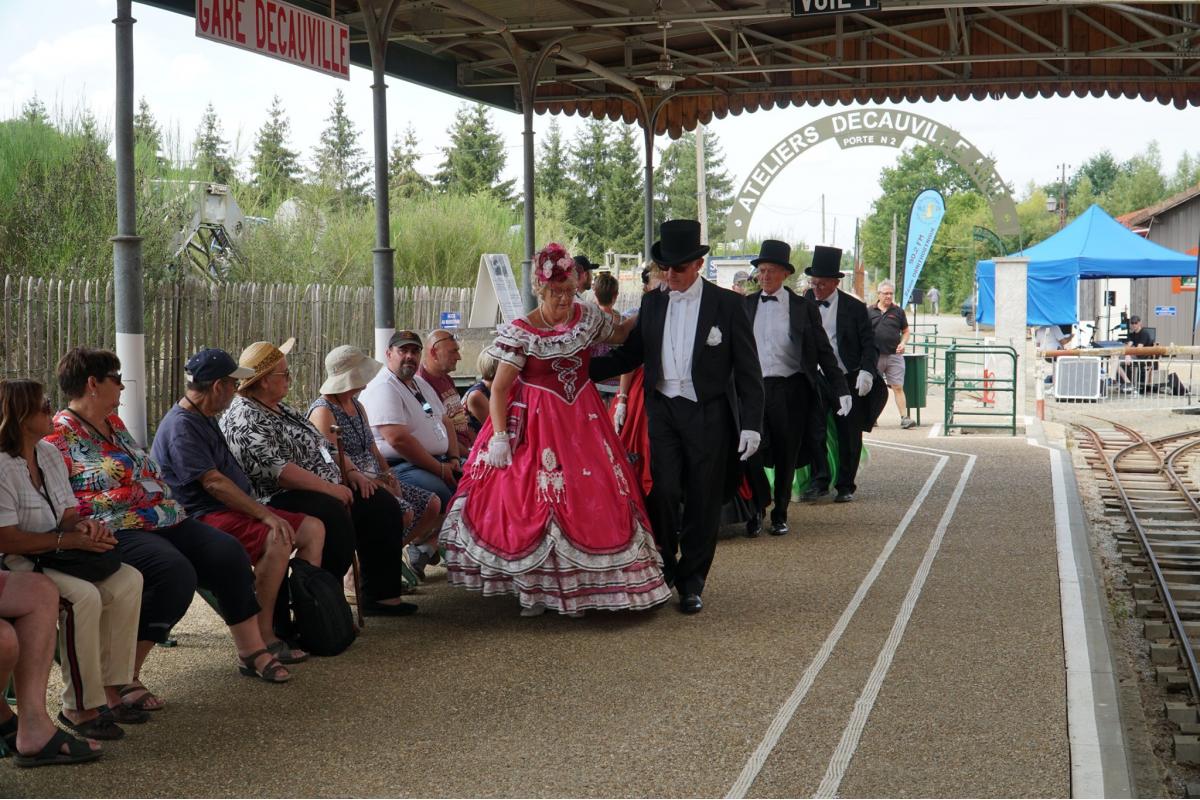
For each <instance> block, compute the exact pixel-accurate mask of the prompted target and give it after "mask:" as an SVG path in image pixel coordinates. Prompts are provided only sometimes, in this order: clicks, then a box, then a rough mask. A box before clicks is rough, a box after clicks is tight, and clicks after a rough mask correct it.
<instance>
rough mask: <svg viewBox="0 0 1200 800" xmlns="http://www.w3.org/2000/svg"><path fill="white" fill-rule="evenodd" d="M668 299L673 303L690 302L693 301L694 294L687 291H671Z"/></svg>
mask: <svg viewBox="0 0 1200 800" xmlns="http://www.w3.org/2000/svg"><path fill="white" fill-rule="evenodd" d="M667 301H668V302H671V303H690V302H692V296H691V295H690V294H688V293H687V292H671V294H670V295H668V296H667Z"/></svg>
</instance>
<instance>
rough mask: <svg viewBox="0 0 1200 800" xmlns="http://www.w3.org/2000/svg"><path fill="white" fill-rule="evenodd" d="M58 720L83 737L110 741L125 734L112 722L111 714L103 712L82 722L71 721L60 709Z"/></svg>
mask: <svg viewBox="0 0 1200 800" xmlns="http://www.w3.org/2000/svg"><path fill="white" fill-rule="evenodd" d="M58 721H59V723H61V724H62V725H65V726H66V727H68V728H70V729H71V730H73V731H75V732H76V733H78V734H79V735H80V736H82V737H83V738H85V739H96V740H97V741H109V742H111V741H116V740H117V739H121V738H124V736H125V730H124V729H123V728H122V727H121V726H120V725H118V724H117V723H115V722H113V718H112V717H111V716H106V715H104V714H100V715H99V716H96V717H92V718H91V719H89V720H84V721H83V722H72V721H71V718H70V717H68V716H67V715H66V714H64V713H63V712H61V711H60V712H58Z"/></svg>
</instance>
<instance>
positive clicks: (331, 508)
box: [221, 339, 417, 616]
mask: <svg viewBox="0 0 1200 800" xmlns="http://www.w3.org/2000/svg"><path fill="white" fill-rule="evenodd" d="M293 344H295V339H288V340H287V341H286V342H284V343H283V345H282V346H281V347H276V346H275V345H273V344H271V343H270V342H255V343H254V344H252V345H250V346H249V347H247V348H246V349H245V350H243V351H242V354H241V357H240V358H239V359H238V365H239V366H242V367H248V368H249V369H252V370H254V374H253V375H252V376H251V377H249V378H243V379H242V382H241V383H240V384H239V386H238V396H237V397H235V398H234V399H233V402H232V403H231V404H230V406H229V410H228V411H226V412H225V416H223V417H222V418H221V430H222V431H223V432H224V434H225V440H226V441H227V442H228V443H229V449H230V450H231V451H233V455H234V457H235V458H236V459H237V460H238V463H239V464H241V466H242V469H243V470H244V471H245V473H246V477H248V478H249V479H250V485H251V487H252V488H253V489H254V492H255V494H256V495H257V496H258V498H259V499H260V500H262V501H263V502H265V503H266V504H267V505H270V506H273V507H275V508H282V509H284V510H285V511H294V512H296V513H299V514H307V515H308V516H311V517H316V518H317V519H319V520H321V522H323V523H325V556H324V560H323V562H322V567H323V568H324V569H326V570H328V571H329V572H331V573H333V574H334V575H335V576H337V578H338V580H341V578H342V576H343V575H345V574H346V570H347V569H349V568H350V561H351V558H352V556H351V553H350V552H349V551H347V553H346V556H345V558H344V560H335V559H333V558H331V557H330V547H329V544H330V541H331V540H332V541H335V542H346V543H349V544H350V546H351V547H353V546H357V548H358V552H359V555H360V556H361V557H362V571H363V594H364V595H365V599H366V602H365V603H364V604H363V613H364V614H369V615H376V616H402V615H405V614H411V613H413V612H414V611H416V610H417V607H416V606H415V605H413V604H412V603H405V602H402V600H401V597H400V594H401V591H402V590H403V575H402V573H401V565H402V564H403V562H404V559H403V552H404V551H403V546H402V544H401V536H400V535H398V534H397V532H396V530H395V528H396V520H398V519H400V518H401V517H402V515H403V512H402V511H401V509H400V505H399V503H398V502H397V501H396V498H395V497H394V496H393V495H392V494H391V493H390V492H376V491H374V489H373V487H374V484H372V483H371V482H370V481H369V480H367V478H366V476H365V475H361V474H358V473H351V475H350V476H348V479H349V480H350V482H351V486H344V485H343V484H342V471H341V470H340V469H338V466H337V463H336V462H335V460H334V457H333V453H332V452H331V451H330V449H329V446H328V444H327V442H326V441H325V437H324V436H322V435H321V432H320V431H318V430H317V429H316V428H314V427H313V424H312V423H311V422H309V421H308V420H307V419H305V418H304V417H302V416H301V415H300V414H298V413H297V412H296V411H295V410H293V409H292V407H291V406H289V405H288V404H287V403H285V402H284V401H283V398H284V397H286V396H287V393H288V386H289V385H290V382H291V378H292V373H291V370H290V369H289V368H288V361H287V354H288V353H289V352H291V349H292V345H293ZM368 484H370V485H368Z"/></svg>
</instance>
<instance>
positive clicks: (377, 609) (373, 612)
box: [363, 600, 417, 617]
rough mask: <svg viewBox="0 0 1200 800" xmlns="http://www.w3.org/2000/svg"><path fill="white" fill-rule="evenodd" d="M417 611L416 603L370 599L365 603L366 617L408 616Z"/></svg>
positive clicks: (364, 613) (364, 612)
mask: <svg viewBox="0 0 1200 800" xmlns="http://www.w3.org/2000/svg"><path fill="white" fill-rule="evenodd" d="M415 613H417V606H416V604H414V603H376V602H372V601H370V600H368V601H367V602H365V603H363V616H364V617H407V616H410V615H412V614H415Z"/></svg>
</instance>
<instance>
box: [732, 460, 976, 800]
mask: <svg viewBox="0 0 1200 800" xmlns="http://www.w3.org/2000/svg"><path fill="white" fill-rule="evenodd" d="M895 449H904V448H895ZM956 455H961V454H956ZM972 458H974V456H972ZM949 460H950V458H949V457H948V456H940V457H938V462H937V465H936V466H934V468H933V471H932V472H931V473H930V474H929V477H928V478H926V480H925V485H924V486H922V487H921V491H920V492H918V493H917V496H916V497H915V498H914V499H913V501H912V504H911V505H909V507H908V511H907V512H906V513H905V515H904V518H903V519H901V520H900V524H899V525H897V526H896V530H895V531H894V532H893V533H892V535H891V537H890V538H889V539H888V540H887V543H886V544H884V546H883V550H881V551H880V553H879V556H878V558H876V559H875V563H874V564H873V565H872V566H871V569H870V571H869V572H868V573H867V574H866V576H865V577H864V578H863V579H862V583H860V584H859V585H858V590H857V591H855V593H854V596H853V597H852V598H850V602H849V603H848V604H847V605H846V608H845V610H844V611H842V615H841V616H840V617H838V621H837V623H836V624H835V625H834V626H833V630H831V631H830V632H829V635H828V636H827V637H825V642H824V643H823V644H822V645H821V649H820V650H818V651H817V655H816V656H815V657H814V658H813V660H812V663H810V664H809V665H808V668H807V669H806V670H804V674H803V675H801V676H800V682H799V683H797V684H796V688H795V689H793V690H792V693H791V694H790V695H789V696H788V698H787V699H786V700H785V701H784V702H783V705H782V706H780V707H779V711H777V712H776V714H775V718H774V719H773V720H772V721H771V724H770V726H768V728H767V732H766V734H765V735H764V736H763V739H762V741H761V742H759V743H758V747H756V748H755V749H754V752H753V753H751V754H750V758H749V759H748V760H747V761H746V764H745V766H743V767H742V772H741V774H740V775H739V776H738V778H737V780H736V781H734V784H733V786H731V787H730V789H729V793H728V794H726V795H725V796H726V797H727V798H743V797H745V796H746V793H747V792H748V791H750V787H751V786H752V785H753V784H754V779H755V778H757V777H758V773H759V772H760V771H761V770H762V768H763V765H764V764H766V763H767V758H768V757H769V756H770V755H771V751H772V750H774V749H775V745H776V744H778V743H779V738H780V737H781V736H783V732H784V731H785V730H787V726H788V723H790V722H791V721H792V717H793V716H795V714H796V710H797V709H798V708H799V707H800V704H801V703H802V702H804V697H805V696H806V695H807V694H808V691H809V689H811V688H812V685H813V683H814V682H815V681H816V679H817V675H819V674H820V672H821V669H822V668H823V667H824V666H825V662H827V661H828V660H829V657H830V655H831V654H832V653H833V648H834V647H836V646H837V643H838V641H840V640H841V638H842V634H843V633H845V631H846V628H847V627H848V626H849V625H850V620H851V619H853V618H854V614H855V612H857V611H858V607H859V606H860V605H862V601H863V598H864V597H866V594H867V592H868V591H869V590H870V589H871V586H872V585H873V584H874V583H875V579H876V578H878V577H879V573H880V572H882V571H883V567H884V565H885V564H887V561H888V559H889V558H890V557H891V555H892V551H893V550H895V549H896V545H898V544H899V543H900V539H901V538H902V537H903V536H904V533H905V531H907V530H908V526H909V524H910V523H911V522H912V520H913V518H914V517H915V516H916V515H917V512H918V511H919V510H920V508H921V505H922V504H923V503H924V502H925V498H926V497H928V496H929V492H930V491H932V490H933V487H934V485H935V484H936V483H937V480H938V477H939V476H940V475H941V474H942V470H943V469H945V467H946V463H947V462H948V461H949Z"/></svg>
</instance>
